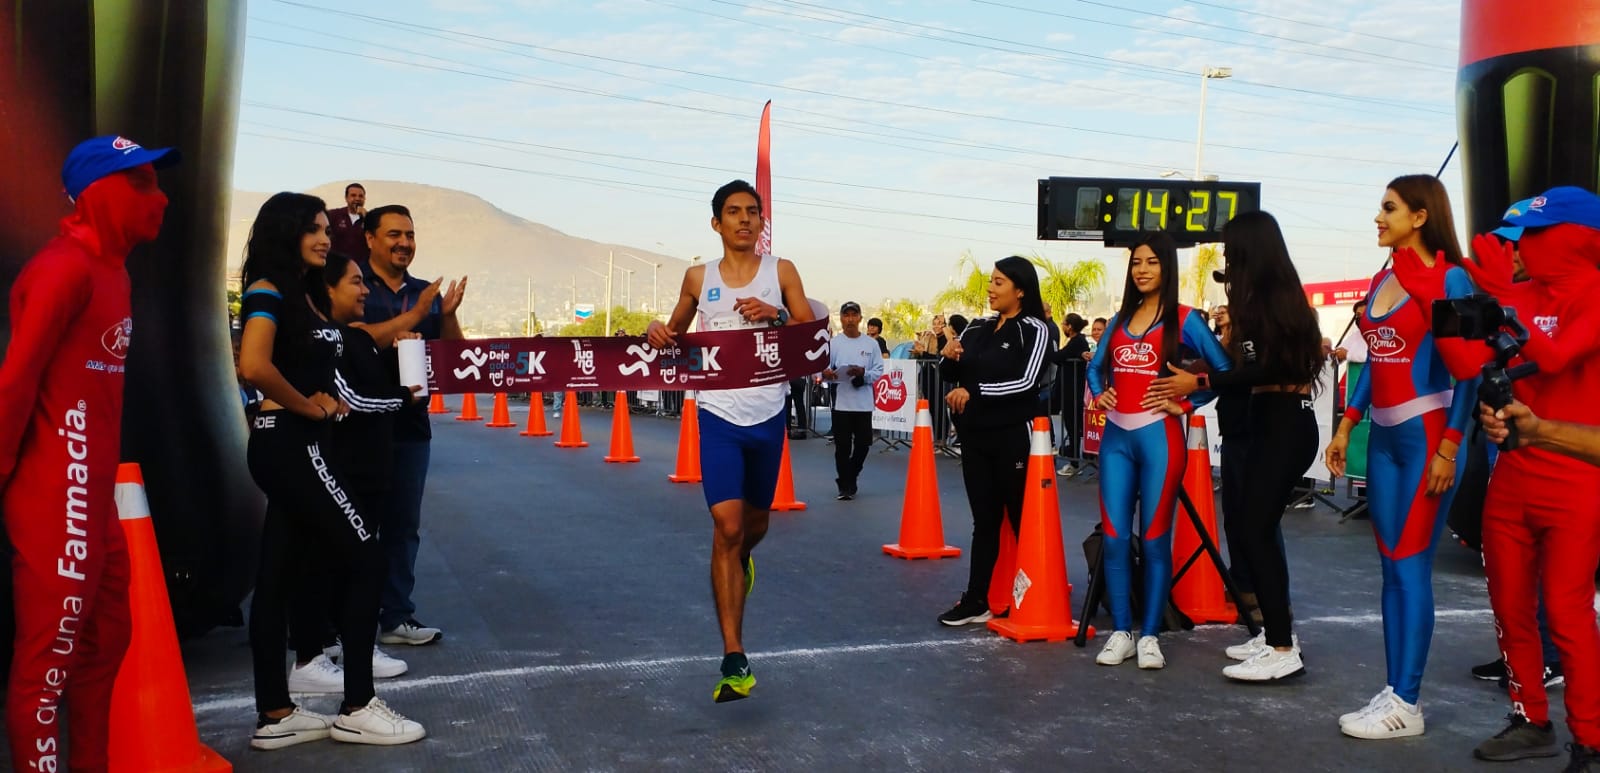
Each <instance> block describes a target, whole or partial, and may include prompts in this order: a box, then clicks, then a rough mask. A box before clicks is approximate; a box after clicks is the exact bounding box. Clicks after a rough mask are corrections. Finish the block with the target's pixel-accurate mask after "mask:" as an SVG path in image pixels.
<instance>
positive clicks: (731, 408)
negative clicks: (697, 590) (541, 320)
mask: <svg viewBox="0 0 1600 773" xmlns="http://www.w3.org/2000/svg"><path fill="white" fill-rule="evenodd" d="M761 227H762V209H761V195H760V194H758V193H756V189H755V187H754V186H752V185H750V183H747V182H745V181H744V180H734V181H733V182H731V183H728V184H727V185H724V186H722V187H721V188H718V189H717V192H716V195H714V196H713V197H712V198H711V230H713V231H716V232H717V234H718V235H720V236H721V237H722V257H721V258H718V259H717V260H713V261H711V262H709V263H706V264H705V265H700V266H690V267H689V270H688V271H686V272H684V275H683V287H682V289H681V290H680V291H679V293H678V305H677V306H676V307H675V308H674V309H673V310H672V318H671V319H670V320H668V322H667V324H665V325H663V324H661V323H660V322H659V321H657V322H651V323H650V327H649V329H648V330H647V331H646V332H645V336H646V338H648V339H649V341H650V345H651V346H654V347H655V348H657V349H662V348H665V347H667V346H670V345H672V344H674V343H675V340H674V336H676V335H678V334H680V333H683V332H685V331H686V330H687V329H688V326H689V321H690V318H691V316H693V315H695V314H696V312H697V311H698V314H699V316H698V320H699V325H698V327H697V329H698V330H700V331H702V332H705V331H713V330H740V329H760V328H764V327H781V326H784V325H798V324H801V323H804V322H810V321H811V320H812V313H811V305H810V303H809V302H808V301H807V300H806V293H805V288H804V287H802V286H801V284H800V273H799V272H798V271H796V270H795V267H794V264H793V263H791V262H789V261H787V260H784V259H782V258H777V257H773V256H771V255H757V254H756V239H757V237H759V236H760V235H761ZM788 396H789V384H788V383H787V382H784V383H781V384H771V385H768V386H759V387H747V388H744V389H728V390H721V391H708V392H700V393H699V394H698V398H699V399H698V402H699V406H700V462H701V468H702V469H703V470H704V471H705V473H704V478H705V479H704V482H703V483H702V487H703V489H704V491H705V495H706V504H707V505H708V506H710V508H711V520H712V522H713V527H714V535H713V537H712V543H711V594H712V597H713V598H714V599H715V600H716V605H717V622H718V623H719V624H720V625H721V628H722V649H723V653H724V655H723V658H722V678H721V679H720V680H719V681H718V682H717V686H716V689H715V690H714V691H713V693H712V697H713V698H714V699H715V700H716V701H717V702H718V703H722V702H724V701H734V700H739V699H740V698H746V697H749V695H750V690H751V688H753V687H755V686H756V678H755V676H754V675H752V674H751V673H750V661H749V659H748V658H746V657H745V654H744V642H743V641H742V639H741V636H742V631H743V625H744V598H745V595H746V594H748V593H749V592H750V589H751V588H753V587H754V586H755V577H756V574H755V561H754V559H752V558H751V557H750V551H751V550H753V549H755V546H756V545H757V544H758V543H760V542H761V538H762V537H764V536H766V533H767V516H768V513H769V511H770V509H771V507H772V498H773V495H774V494H775V489H776V488H777V485H778V465H779V464H780V463H781V462H782V457H783V433H784V403H785V402H786V401H787V399H788Z"/></svg>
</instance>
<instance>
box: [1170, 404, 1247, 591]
mask: <svg viewBox="0 0 1600 773" xmlns="http://www.w3.org/2000/svg"><path fill="white" fill-rule="evenodd" d="M1188 464H1189V466H1188V468H1187V469H1185V470H1184V473H1183V488H1184V490H1185V491H1187V492H1188V493H1189V500H1190V501H1192V502H1194V507H1195V512H1196V513H1197V514H1199V516H1200V523H1202V524H1203V525H1204V526H1205V529H1206V535H1207V536H1209V537H1210V538H1211V542H1212V544H1216V541H1217V508H1216V504H1215V500H1214V499H1213V497H1212V495H1211V444H1210V443H1209V442H1208V439H1207V438H1206V420H1205V417H1204V416H1197V415H1190V416H1189V462H1188ZM1179 507H1182V505H1181V504H1180V505H1179ZM1199 550H1200V535H1199V534H1196V533H1195V530H1194V524H1193V523H1190V521H1189V518H1188V517H1187V515H1186V514H1184V513H1182V512H1180V513H1178V515H1177V518H1176V522H1175V523H1174V524H1173V526H1172V554H1173V555H1174V556H1182V557H1184V559H1187V557H1189V556H1192V555H1194V554H1195V553H1196V552H1197V551H1199ZM1181 568H1182V567H1181V566H1179V565H1177V564H1174V565H1173V567H1172V569H1173V574H1177V572H1178V570H1179V569H1181ZM1172 603H1174V604H1177V605H1178V609H1180V610H1182V611H1183V613H1184V614H1186V615H1188V616H1189V619H1190V620H1193V621H1195V622H1196V623H1232V622H1236V621H1237V620H1238V619H1239V610H1238V609H1237V608H1236V607H1234V605H1233V603H1232V602H1231V601H1229V600H1228V592H1227V587H1226V586H1225V585H1223V583H1222V577H1220V576H1219V575H1218V574H1217V567H1216V565H1215V564H1213V563H1211V561H1210V560H1209V559H1208V558H1206V557H1205V556H1203V555H1202V556H1201V557H1200V559H1199V560H1197V561H1195V562H1194V563H1192V564H1190V565H1189V571H1187V572H1184V574H1183V579H1182V580H1179V581H1178V582H1177V583H1176V584H1175V585H1173V586H1172Z"/></svg>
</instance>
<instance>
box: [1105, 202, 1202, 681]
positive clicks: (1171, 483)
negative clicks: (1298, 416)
mask: <svg viewBox="0 0 1600 773" xmlns="http://www.w3.org/2000/svg"><path fill="white" fill-rule="evenodd" d="M1185 348H1187V349H1188V350H1189V351H1191V352H1194V353H1197V354H1199V355H1200V357H1202V358H1203V359H1204V360H1205V361H1206V363H1207V364H1208V365H1209V366H1210V367H1211V369H1212V370H1214V371H1223V370H1227V369H1228V368H1229V367H1231V366H1230V363H1229V361H1228V355H1227V353H1225V352H1224V351H1223V350H1222V346H1221V345H1220V344H1218V343H1217V339H1216V337H1215V336H1213V335H1211V331H1210V330H1208V329H1206V323H1205V320H1204V319H1202V318H1201V317H1200V314H1199V313H1197V312H1196V311H1195V310H1194V309H1191V308H1189V307H1188V306H1182V305H1179V303H1178V248H1177V246H1176V245H1175V244H1174V243H1173V241H1172V237H1170V236H1168V235H1166V234H1165V233H1163V232H1159V231H1158V232H1154V233H1151V234H1149V235H1148V236H1145V237H1144V238H1143V239H1141V240H1140V241H1139V243H1138V244H1136V245H1134V247H1133V249H1132V250H1131V251H1130V253H1129V256H1128V273H1127V280H1126V281H1125V282H1124V285H1123V290H1122V307H1121V308H1120V309H1119V310H1118V311H1117V314H1116V316H1114V317H1112V318H1111V324H1110V325H1109V326H1108V332H1107V333H1106V341H1105V343H1104V345H1102V346H1101V347H1100V348H1099V349H1098V350H1096V351H1095V355H1094V359H1093V360H1091V361H1090V363H1089V378H1088V380H1089V392H1090V394H1091V395H1093V397H1094V400H1095V405H1096V407H1099V408H1101V409H1102V410H1104V411H1105V412H1106V428H1105V435H1104V439H1103V440H1101V441H1100V512H1101V521H1102V523H1101V529H1102V531H1103V532H1104V537H1103V541H1102V543H1101V545H1102V556H1103V558H1102V561H1103V563H1104V574H1105V586H1106V598H1107V599H1108V600H1109V601H1110V604H1111V619H1112V624H1113V626H1114V628H1115V630H1114V631H1113V632H1112V633H1111V636H1110V637H1108V638H1107V640H1106V645H1105V647H1104V648H1103V649H1101V650H1100V654H1099V655H1098V656H1097V657H1096V658H1095V662H1096V663H1099V664H1100V665H1103V666H1115V665H1119V664H1121V663H1122V662H1123V661H1125V660H1127V659H1128V658H1129V657H1132V656H1133V655H1134V652H1135V650H1137V652H1138V659H1139V667H1140V668H1146V669H1153V668H1163V667H1165V666H1166V664H1167V660H1166V657H1165V656H1163V655H1162V654H1161V643H1160V640H1159V639H1158V638H1157V636H1159V635H1160V633H1161V618H1162V615H1163V613H1164V612H1165V611H1166V608H1167V594H1168V592H1169V591H1170V590H1171V585H1172V517H1173V515H1174V513H1175V512H1176V510H1177V503H1178V500H1177V495H1178V484H1179V483H1180V482H1181V481H1182V479H1183V470H1184V466H1185V461H1186V459H1187V449H1186V446H1185V443H1184V437H1185V435H1184V431H1185V428H1184V421H1183V415H1184V414H1186V413H1189V412H1191V411H1193V410H1194V408H1195V405H1196V404H1197V403H1204V402H1206V401H1207V400H1209V399H1210V398H1211V396H1210V394H1209V393H1203V394H1197V395H1196V400H1195V401H1194V402H1191V401H1190V400H1188V399H1182V400H1161V401H1156V402H1150V401H1145V400H1143V398H1144V396H1145V390H1146V388H1147V387H1148V386H1149V385H1150V382H1151V381H1152V380H1154V379H1156V378H1158V377H1160V376H1162V375H1163V374H1164V373H1167V372H1170V371H1169V370H1168V367H1167V366H1168V364H1169V363H1176V362H1179V361H1180V360H1182V359H1184V349H1185ZM1135 509H1137V510H1138V511H1139V512H1140V514H1141V515H1142V516H1143V520H1142V523H1141V525H1140V526H1141V528H1140V536H1141V538H1142V540H1143V551H1144V553H1143V555H1144V559H1143V560H1144V620H1143V621H1142V626H1141V628H1140V636H1139V638H1138V639H1137V645H1135V639H1134V636H1133V543H1132V541H1131V538H1132V536H1133V513H1134V510H1135Z"/></svg>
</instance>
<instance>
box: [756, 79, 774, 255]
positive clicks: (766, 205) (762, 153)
mask: <svg viewBox="0 0 1600 773" xmlns="http://www.w3.org/2000/svg"><path fill="white" fill-rule="evenodd" d="M756 193H759V194H761V215H762V217H761V238H759V239H757V240H756V254H757V255H770V254H772V100H770V99H769V100H767V106H766V107H763V108H761V135H760V137H758V138H757V139H756Z"/></svg>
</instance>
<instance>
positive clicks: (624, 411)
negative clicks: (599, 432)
mask: <svg viewBox="0 0 1600 773" xmlns="http://www.w3.org/2000/svg"><path fill="white" fill-rule="evenodd" d="M615 405H616V407H615V408H613V409H612V411H611V453H609V454H606V461H607V462H608V463H611V464H618V463H621V464H629V463H632V462H637V461H639V457H637V456H634V455H633V424H632V423H631V422H630V421H629V419H628V393H627V392H622V391H618V392H617V400H616V404H615Z"/></svg>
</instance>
